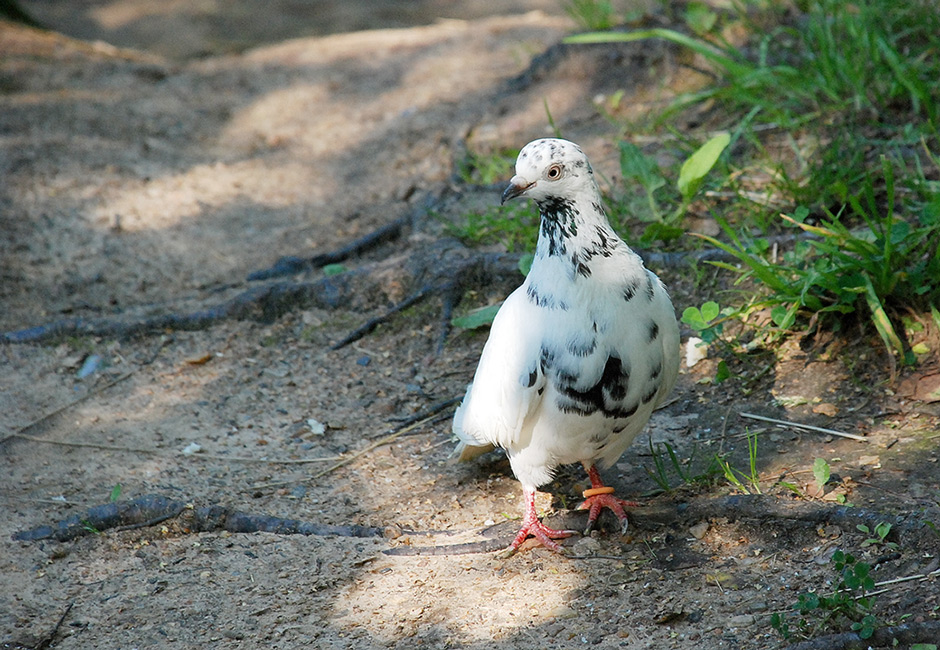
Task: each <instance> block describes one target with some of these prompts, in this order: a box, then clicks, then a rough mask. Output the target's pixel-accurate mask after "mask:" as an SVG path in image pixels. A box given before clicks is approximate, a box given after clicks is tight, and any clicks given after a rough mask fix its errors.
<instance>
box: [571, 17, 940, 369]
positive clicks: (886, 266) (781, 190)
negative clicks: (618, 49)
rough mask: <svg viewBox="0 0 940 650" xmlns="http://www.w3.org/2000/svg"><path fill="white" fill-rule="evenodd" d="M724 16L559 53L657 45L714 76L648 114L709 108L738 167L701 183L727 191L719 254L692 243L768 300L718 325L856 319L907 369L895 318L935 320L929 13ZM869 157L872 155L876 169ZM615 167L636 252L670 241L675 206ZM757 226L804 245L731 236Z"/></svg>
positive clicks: (937, 23) (937, 117)
mask: <svg viewBox="0 0 940 650" xmlns="http://www.w3.org/2000/svg"><path fill="white" fill-rule="evenodd" d="M731 7H732V8H731V9H720V10H719V9H712V8H710V7H709V6H706V5H704V4H703V3H700V2H691V3H689V4H688V5H687V7H686V14H685V18H686V22H687V24H688V26H689V28H690V33H683V32H680V31H677V30H670V29H662V28H656V29H645V30H636V31H629V32H596V31H595V32H590V33H586V34H580V35H577V36H573V37H570V38H569V39H567V42H569V43H603V42H630V41H640V40H644V39H664V40H667V41H670V42H672V43H674V44H676V45H679V46H681V47H684V48H687V49H689V50H691V51H692V52H694V53H696V54H697V55H699V56H700V57H701V58H702V59H704V60H706V61H707V62H709V64H710V65H711V66H712V68H713V69H714V70H715V72H716V81H715V82H714V83H712V84H710V85H708V86H707V87H703V88H701V89H698V90H696V91H693V92H690V93H687V94H685V95H682V96H680V97H679V98H677V99H676V100H675V102H674V103H673V104H672V106H671V107H670V108H669V109H668V110H666V111H665V112H664V114H663V116H662V119H664V120H665V119H668V118H669V116H670V115H675V114H676V113H678V112H680V111H682V110H683V109H684V108H685V107H688V106H690V105H692V104H702V103H703V102H705V101H706V100H708V101H711V102H713V104H714V106H715V107H716V110H715V111H713V113H712V114H713V115H714V116H715V117H718V118H719V119H721V120H722V121H723V123H725V124H727V125H729V126H731V127H733V128H732V129H731V130H732V132H733V134H734V135H733V136H732V138H731V139H732V140H735V139H739V140H740V142H741V143H742V144H743V147H739V149H746V153H747V155H751V156H753V157H754V159H753V160H751V161H743V164H738V167H739V169H741V171H740V172H737V173H736V174H735V178H736V179H737V180H732V176H730V175H728V176H726V177H725V178H722V179H718V181H717V183H719V184H720V185H722V186H723V187H727V188H731V189H735V190H737V191H738V198H737V200H736V202H735V204H734V205H732V206H727V207H726V208H725V209H723V211H722V212H723V214H725V215H726V216H734V217H736V219H735V220H732V219H730V218H729V219H728V220H720V219H719V222H720V224H721V225H722V228H723V230H724V233H725V235H726V237H727V240H728V241H730V243H728V241H726V242H719V241H718V240H717V239H716V238H707V237H706V239H707V240H708V241H709V243H711V244H712V245H716V246H718V247H720V248H723V249H724V250H725V251H727V252H729V253H731V254H732V255H734V256H735V257H736V258H737V260H738V261H740V262H742V263H743V265H744V268H743V270H738V269H735V268H734V267H732V266H731V265H728V264H724V265H721V264H719V266H721V267H722V268H726V269H734V270H735V271H736V272H738V273H740V274H741V276H742V277H741V279H744V278H753V279H754V280H756V281H758V282H759V283H761V284H763V285H765V287H766V288H767V290H768V295H766V296H763V297H762V298H761V299H759V300H752V301H751V302H750V303H749V304H747V305H745V306H742V307H740V308H738V311H737V312H735V314H734V316H736V317H740V318H741V319H742V320H743V321H746V319H747V317H748V315H749V314H751V313H754V312H756V311H758V310H763V309H765V308H769V309H770V311H771V316H772V320H773V323H772V325H770V326H769V327H763V326H762V327H763V329H764V331H765V333H767V334H768V335H769V338H768V339H767V340H768V341H771V342H772V341H773V340H775V339H776V338H778V337H779V336H781V335H783V334H786V333H788V332H792V331H794V330H797V329H799V328H801V327H809V328H814V327H819V328H823V327H827V328H831V329H833V330H839V329H840V328H843V327H845V323H846V317H847V316H848V317H859V318H861V319H862V320H863V321H865V322H867V323H869V324H870V325H871V327H872V329H873V330H874V332H877V334H878V335H879V337H880V338H881V340H882V341H883V343H884V345H885V347H886V348H887V349H888V350H889V351H890V352H891V354H893V355H894V356H895V357H896V358H897V359H899V360H900V361H901V362H902V363H905V364H910V363H916V361H917V357H916V355H917V354H921V355H923V354H925V352H926V350H924V347H923V346H920V347H919V348H918V349H917V350H915V349H913V348H912V347H911V346H910V344H909V343H908V341H907V340H906V338H905V336H906V335H905V332H904V330H903V329H902V328H900V327H899V324H898V322H897V314H900V313H903V312H904V311H906V310H913V311H915V312H921V313H923V312H924V311H927V310H930V311H931V313H936V312H937V307H938V306H940V252H938V242H940V184H938V182H937V181H936V180H935V178H936V169H932V170H930V171H929V172H928V171H926V170H925V167H927V166H931V165H932V166H933V167H935V168H940V161H938V156H937V154H936V153H934V152H935V151H936V148H937V144H936V143H937V137H938V127H940V101H938V98H940V58H938V57H935V56H932V53H933V52H936V51H938V50H940V12H937V11H936V6H935V4H934V3H932V2H927V1H926V0H914V1H913V2H910V3H906V4H905V5H904V6H903V7H902V6H898V5H897V4H896V3H894V2H892V1H891V0H861V1H860V2H853V3H846V2H842V1H841V0H808V1H807V2H805V3H802V4H800V7H801V13H799V14H797V15H796V18H795V19H793V20H791V22H789V23H783V22H781V19H782V18H783V11H782V8H781V7H782V4H781V3H765V4H764V5H763V7H764V8H763V9H761V10H756V11H755V10H754V5H751V4H747V6H746V3H732V4H731ZM749 12H750V13H749ZM775 14H776V15H775ZM760 21H764V23H763V24H759V23H760ZM768 21H770V22H775V23H776V26H771V27H768V26H767V24H766V23H767V22H768ZM732 24H737V25H739V26H740V25H743V26H745V27H750V28H751V33H752V34H753V36H752V38H751V41H750V42H749V43H748V44H747V46H746V47H745V46H736V45H732V44H731V43H730V42H728V41H727V40H725V39H724V38H723V36H722V34H723V33H725V32H726V30H725V29H724V28H725V27H729V26H731V25H732ZM690 34H691V35H690ZM758 119H760V120H761V121H762V123H760V124H758V122H757V120H758ZM758 127H761V128H758ZM764 134H771V135H764ZM768 140H770V143H769V146H768V145H767V141H768ZM918 144H920V145H921V146H922V149H923V151H922V152H920V153H918V152H917V151H916V147H917V145H918ZM748 148H749V149H748ZM771 151H772V152H773V153H770V152H771ZM872 151H875V152H880V153H881V154H882V155H881V157H880V164H879V157H877V156H871V155H870V152H872ZM781 152H782V153H781ZM739 153H740V152H739ZM693 157H694V156H693ZM690 160H691V159H690ZM873 162H874V163H875V164H873ZM748 165H750V167H749V166H748ZM621 168H622V172H623V173H622V176H623V177H624V178H625V179H627V180H629V181H631V182H635V183H638V184H639V186H640V187H641V189H642V194H643V196H644V198H645V201H643V203H644V204H645V205H639V204H637V205H636V206H630V207H631V208H635V209H634V210H633V212H634V213H636V214H637V215H638V218H640V219H641V220H642V219H646V220H647V221H648V222H649V223H650V225H649V226H647V232H646V233H645V234H644V237H643V243H650V242H652V241H654V240H656V239H662V240H668V239H670V238H674V237H676V236H677V228H678V227H679V225H680V223H679V221H680V218H677V214H678V213H681V211H682V210H683V209H684V207H683V206H685V207H687V203H688V200H687V198H686V197H685V195H684V194H683V193H682V192H681V191H680V192H678V193H677V192H676V191H675V190H672V189H671V185H670V184H669V183H667V182H666V180H665V177H664V176H663V174H662V173H661V172H660V171H659V170H658V169H657V168H656V167H655V165H652V164H651V163H650V162H649V160H648V159H646V158H645V156H644V155H643V154H642V152H640V151H639V149H638V148H636V147H634V146H632V145H622V146H621ZM749 168H756V169H757V171H758V172H759V173H758V175H759V176H761V177H763V178H768V177H769V178H770V180H769V181H766V180H764V181H759V182H761V186H760V187H759V191H757V192H755V191H754V190H753V187H748V185H747V181H746V176H747V173H748V169H749ZM895 174H898V179H897V180H896V179H895ZM670 192H672V193H671V194H670ZM756 195H761V196H763V197H774V200H773V202H772V203H773V205H774V206H777V205H781V206H788V207H789V206H800V205H808V206H812V210H811V209H809V208H805V207H795V209H794V208H792V207H791V208H789V209H786V212H787V213H788V214H789V215H790V216H786V217H784V218H783V220H782V221H779V220H776V221H774V222H769V221H767V218H768V217H767V215H768V214H769V212H768V209H767V207H766V206H760V205H758V204H759V203H760V200H759V199H758V198H755V197H756ZM898 197H901V198H903V199H904V200H903V201H900V200H898ZM672 204H676V205H679V206H680V207H679V208H678V209H677V211H676V212H672V211H670V210H666V209H664V208H663V206H664V205H672ZM755 206H757V207H756V208H755ZM636 208H639V209H636ZM644 215H645V216H644ZM767 226H773V227H784V228H793V229H798V230H801V231H802V232H803V233H804V234H805V235H806V236H808V237H809V240H807V241H802V242H800V243H799V244H797V245H796V247H795V249H794V250H793V251H792V252H790V253H789V254H787V255H785V256H784V258H783V260H782V261H778V260H768V259H767V258H768V256H769V255H768V253H769V249H770V246H769V244H768V242H767V240H765V239H762V238H760V237H757V238H752V237H749V236H746V235H744V234H741V233H746V232H753V231H754V230H755V229H764V228H765V227H767ZM935 320H940V319H935ZM938 326H940V323H938Z"/></svg>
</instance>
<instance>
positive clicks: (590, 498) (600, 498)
mask: <svg viewBox="0 0 940 650" xmlns="http://www.w3.org/2000/svg"><path fill="white" fill-rule="evenodd" d="M588 478H590V479H591V490H593V491H596V490H603V492H601V493H596V494H592V493H590V492H588V491H585V499H584V503H582V504H581V505H580V506H578V510H585V509H587V508H590V509H591V511H590V512H589V513H588V524H587V528H586V529H585V530H584V534H585V535H587V534H588V533H590V532H591V529H592V528H594V523H595V522H596V521H597V517H598V516H599V515H600V514H601V510H602V509H603V508H610V509H611V510H612V511H613V513H614V514H615V515H617V518H618V519H619V520H620V527H621V528H620V529H621V531H622V532H623V533H626V532H627V526H628V524H629V522H628V521H627V513H626V512H625V511H624V508H635V507H637V506H639V505H640V504H639V503H637V502H636V501H625V500H623V499H618V498H617V497H615V496H614V495H613V488H608V487H607V486H606V485H604V481H602V480H601V475H600V474H599V473H598V471H597V467H595V466H594V465H591V467H590V468H589V469H588Z"/></svg>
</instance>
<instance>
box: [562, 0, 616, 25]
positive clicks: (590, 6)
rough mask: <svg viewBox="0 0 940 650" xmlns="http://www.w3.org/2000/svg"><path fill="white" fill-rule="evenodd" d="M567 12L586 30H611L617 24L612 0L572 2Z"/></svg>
mask: <svg viewBox="0 0 940 650" xmlns="http://www.w3.org/2000/svg"><path fill="white" fill-rule="evenodd" d="M565 12H567V14H568V15H569V16H571V17H572V18H573V19H574V20H575V22H577V23H578V24H579V25H581V27H582V28H584V29H610V28H611V27H613V26H614V25H616V24H617V16H616V15H615V14H614V7H613V5H612V4H611V3H610V0H571V1H570V2H568V3H567V5H566V6H565Z"/></svg>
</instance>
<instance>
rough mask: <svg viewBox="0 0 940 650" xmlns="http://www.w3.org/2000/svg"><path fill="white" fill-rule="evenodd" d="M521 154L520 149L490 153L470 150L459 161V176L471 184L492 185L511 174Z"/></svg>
mask: <svg viewBox="0 0 940 650" xmlns="http://www.w3.org/2000/svg"><path fill="white" fill-rule="evenodd" d="M518 155H519V150H518V149H508V148H505V149H498V150H496V151H494V152H492V153H489V154H481V153H474V152H472V151H468V152H467V153H466V155H465V156H464V157H463V159H462V160H460V161H459V162H458V163H457V176H458V177H459V178H460V180H462V181H463V182H464V183H467V184H469V185H492V184H493V183H495V182H497V181H499V180H501V179H503V178H507V177H508V176H511V174H509V173H507V172H509V170H511V169H512V166H513V163H515V162H516V156H518Z"/></svg>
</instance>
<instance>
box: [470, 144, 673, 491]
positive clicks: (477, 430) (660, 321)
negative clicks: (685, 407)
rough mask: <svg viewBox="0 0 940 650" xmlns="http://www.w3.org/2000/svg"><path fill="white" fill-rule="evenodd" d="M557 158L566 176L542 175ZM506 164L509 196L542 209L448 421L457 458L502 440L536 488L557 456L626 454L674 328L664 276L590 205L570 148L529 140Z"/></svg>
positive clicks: (660, 393) (590, 193)
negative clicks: (519, 280)
mask: <svg viewBox="0 0 940 650" xmlns="http://www.w3.org/2000/svg"><path fill="white" fill-rule="evenodd" d="M524 154H525V155H524ZM556 164H560V165H562V166H563V169H564V174H563V175H562V177H561V178H559V179H557V180H556V179H550V178H549V176H548V175H549V174H550V172H549V171H547V170H548V169H549V168H550V167H551V166H554V165H556ZM516 171H517V176H516V177H514V178H513V185H512V186H511V187H510V189H511V190H513V191H512V192H511V193H510V192H509V191H508V190H507V194H511V195H518V194H521V195H524V196H531V197H532V198H534V199H535V200H536V201H537V202H539V204H540V208H541V209H542V229H541V232H540V237H539V242H538V247H537V252H536V258H535V260H534V262H533V264H532V268H531V270H530V272H529V275H528V277H527V278H526V280H525V282H524V283H523V284H522V286H521V287H519V288H518V289H516V290H515V291H514V292H513V293H512V294H511V295H510V296H509V297H508V298H507V299H506V301H505V303H504V304H503V306H502V308H501V309H500V310H499V313H498V314H497V316H496V319H495V320H494V321H493V325H492V329H491V331H490V336H489V339H488V341H487V343H486V345H485V346H484V349H483V353H482V355H481V358H480V363H479V365H478V367H477V370H476V373H475V375H474V379H473V383H472V384H471V385H470V387H469V388H468V389H467V394H466V396H465V397H464V400H463V403H462V404H461V406H460V408H458V410H457V412H456V414H455V416H454V425H453V429H454V432H455V433H456V434H457V436H458V438H459V439H460V441H461V443H460V446H459V447H458V452H459V453H460V456H461V458H462V459H468V458H472V457H473V456H475V455H477V454H479V453H482V452H483V451H486V450H488V449H491V448H492V447H493V446H497V447H501V448H503V449H505V450H506V452H507V454H508V455H509V459H510V463H511V465H512V469H513V472H514V473H515V475H516V477H517V478H518V479H519V480H520V481H521V483H522V485H523V487H525V488H535V487H538V486H539V485H542V484H544V483H547V482H548V481H550V480H551V477H552V473H553V471H554V469H555V468H556V467H557V466H558V465H562V464H568V463H575V462H581V463H583V464H584V465H585V466H586V467H590V465H592V464H594V463H599V464H600V465H602V466H609V465H611V464H612V463H614V462H615V461H616V460H617V459H618V458H619V457H620V456H621V455H622V454H623V453H624V451H625V450H626V449H627V447H628V446H629V445H630V443H632V442H633V439H634V438H635V437H636V436H637V435H638V434H639V433H640V431H641V430H642V428H643V427H644V426H645V424H646V422H647V421H648V420H649V417H650V414H651V413H652V412H653V409H654V408H655V407H656V406H657V404H659V403H660V402H661V401H662V400H663V399H664V398H665V396H666V395H667V394H668V393H669V391H670V390H671V389H672V387H673V384H674V383H675V380H676V375H677V373H678V363H679V330H678V325H677V324H676V319H675V314H674V312H673V308H672V304H671V302H670V300H669V297H668V295H667V294H666V290H665V288H664V287H663V285H662V283H661V282H660V281H659V279H658V278H657V277H656V276H655V275H654V274H653V273H652V272H650V271H648V270H646V269H645V268H644V266H643V263H642V261H641V260H640V258H639V256H637V255H636V254H635V253H634V252H633V251H632V250H630V248H629V247H628V246H627V245H626V244H625V243H624V242H623V241H621V240H620V239H619V238H618V237H617V236H616V235H615V234H614V232H613V230H612V229H610V227H609V225H608V222H607V218H606V216H605V215H604V213H603V212H602V211H599V210H598V208H599V207H600V203H601V199H600V193H599V191H598V190H597V186H596V184H595V183H594V180H593V174H592V172H591V171H590V166H589V165H588V164H587V159H586V158H585V157H584V154H583V153H581V150H580V149H579V148H578V147H577V146H576V145H573V144H572V143H568V142H565V141H561V140H540V141H536V142H534V143H530V144H529V145H528V146H527V147H526V148H525V149H523V151H522V153H520V158H519V161H518V162H517V167H516ZM520 188H524V189H523V191H518V190H519V189H520ZM553 206H554V207H553ZM558 206H561V207H558ZM553 209H557V210H559V212H558V213H557V214H555V213H553V212H552V210H553ZM546 215H548V218H547V217H546ZM559 215H560V216H559ZM556 217H557V218H556ZM546 221H548V222H549V223H548V224H546ZM559 227H560V228H562V229H563V230H564V231H565V232H564V234H563V235H560V234H559V232H558V231H557V228H559ZM553 228H555V229H556V230H555V231H553V230H552V229H553ZM562 250H563V252H562ZM592 252H593V253H592ZM579 262H581V267H582V268H580V270H579ZM625 372H627V373H628V375H629V378H627V377H626V376H625V375H624V373H625ZM618 373H619V374H618ZM621 393H623V394H621Z"/></svg>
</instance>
